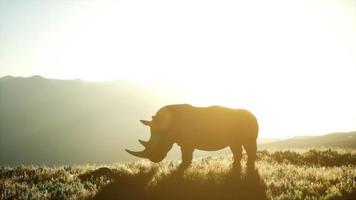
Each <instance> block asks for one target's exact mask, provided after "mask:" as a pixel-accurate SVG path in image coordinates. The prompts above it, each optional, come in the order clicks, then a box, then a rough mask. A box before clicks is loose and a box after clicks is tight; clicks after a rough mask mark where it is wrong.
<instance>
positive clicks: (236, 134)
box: [157, 104, 258, 150]
mask: <svg viewBox="0 0 356 200" xmlns="http://www.w3.org/2000/svg"><path fill="white" fill-rule="evenodd" d="M160 113H165V114H161V116H163V115H164V116H169V121H170V125H169V127H170V128H169V131H168V132H169V133H168V132H167V134H170V135H171V136H172V137H174V139H175V140H176V142H177V143H178V144H188V145H192V146H194V147H196V148H200V149H202V150H215V149H220V148H224V147H225V146H228V145H230V143H232V142H239V143H242V144H243V143H245V142H246V141H251V140H256V138H257V135H258V123H257V120H256V117H255V116H254V115H253V114H252V113H250V112H249V111H247V110H243V109H231V108H226V107H222V106H210V107H194V106H191V105H189V104H179V105H169V106H166V107H163V108H162V109H161V110H160V111H158V113H157V116H160ZM167 113H169V114H167ZM166 118H167V117H166Z"/></svg>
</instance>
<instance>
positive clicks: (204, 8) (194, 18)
mask: <svg viewBox="0 0 356 200" xmlns="http://www.w3.org/2000/svg"><path fill="white" fill-rule="evenodd" d="M5 75H13V76H32V75H42V76H44V77H48V78H58V79H83V80H88V81H107V80H114V79H124V80H130V81H133V82H137V83H140V84H143V85H145V84H147V85H151V86H152V85H153V86H152V87H157V90H158V91H159V90H160V88H162V87H164V88H165V89H167V90H170V92H171V93H175V92H176V91H177V92H176V93H177V98H176V102H172V103H181V102H186V103H191V104H193V105H197V106H207V105H224V106H228V107H234V108H247V109H249V110H251V111H252V112H253V113H255V115H256V116H257V118H258V119H259V122H260V127H261V134H262V135H263V136H264V137H289V136H294V135H300V134H302V135H309V134H322V133H327V132H334V131H350V130H356V104H355V102H356V92H355V91H356V1H354V0H329V1H325V0H305V1H302V0H298V1H285V0H270V1H262V0H261V1H226V0H219V1H209V0H205V1H196V0H187V1H186V0H180V1H167V0H162V1H156V0H150V1H147V0H144V1H137V0H122V1H114V0H86V1H84V0H77V1H76V0H52V1H45V0H0V76H5ZM178 94H179V95H178Z"/></svg>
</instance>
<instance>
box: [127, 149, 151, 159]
mask: <svg viewBox="0 0 356 200" xmlns="http://www.w3.org/2000/svg"><path fill="white" fill-rule="evenodd" d="M125 151H126V152H127V153H129V154H131V155H133V156H137V157H140V158H147V157H148V156H147V152H146V150H143V151H131V150H128V149H125Z"/></svg>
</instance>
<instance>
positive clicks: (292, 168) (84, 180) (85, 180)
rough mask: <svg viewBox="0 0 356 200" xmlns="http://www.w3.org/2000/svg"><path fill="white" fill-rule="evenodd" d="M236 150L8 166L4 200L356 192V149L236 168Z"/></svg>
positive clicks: (0, 178)
mask: <svg viewBox="0 0 356 200" xmlns="http://www.w3.org/2000/svg"><path fill="white" fill-rule="evenodd" d="M231 162H232V156H231V155H226V156H218V157H202V158H197V159H195V160H194V161H193V164H192V166H191V167H190V168H189V169H187V170H186V171H184V172H180V171H177V170H176V169H177V166H178V164H179V161H164V162H162V163H160V164H152V163H150V162H146V161H139V162H132V163H118V164H113V165H107V166H93V165H84V166H83V165H82V166H58V167H43V166H17V167H4V166H2V167H1V169H0V195H1V196H0V197H1V199H286V200H287V199H350V200H351V199H356V152H355V150H347V149H317V150H315V149H303V150H283V151H281V150H264V151H259V152H258V161H257V162H256V169H255V170H246V167H245V164H246V163H245V162H246V156H245V155H244V159H243V161H242V166H243V167H242V171H241V172H240V173H239V172H238V171H236V170H235V169H231Z"/></svg>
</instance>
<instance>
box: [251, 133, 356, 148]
mask: <svg viewBox="0 0 356 200" xmlns="http://www.w3.org/2000/svg"><path fill="white" fill-rule="evenodd" d="M258 147H259V149H264V148H310V147H316V148H317V147H345V148H356V131H355V132H345V133H330V134H326V135H321V136H297V137H294V138H290V139H287V140H280V141H276V142H270V143H263V144H260V145H259V146H258Z"/></svg>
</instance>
